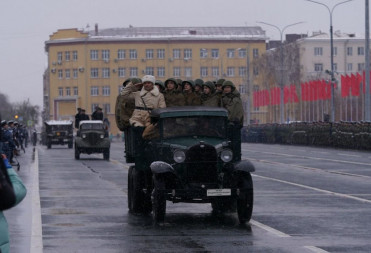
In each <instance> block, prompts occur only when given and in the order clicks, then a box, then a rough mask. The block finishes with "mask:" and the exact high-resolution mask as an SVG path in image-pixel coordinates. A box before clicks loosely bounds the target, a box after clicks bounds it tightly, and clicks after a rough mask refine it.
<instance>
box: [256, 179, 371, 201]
mask: <svg viewBox="0 0 371 253" xmlns="http://www.w3.org/2000/svg"><path fill="white" fill-rule="evenodd" d="M251 175H252V176H253V177H259V178H263V179H268V180H271V181H276V182H280V183H285V184H289V185H293V186H298V187H301V188H305V189H309V190H313V191H318V192H322V193H326V194H330V195H334V196H337V197H341V198H347V199H352V200H357V201H360V202H362V203H371V200H368V199H362V198H358V197H355V196H351V195H348V194H343V193H338V192H332V191H327V190H323V189H319V188H315V187H311V186H307V185H302V184H297V183H292V182H288V181H285V180H280V179H276V178H271V177H265V176H259V175H256V174H251Z"/></svg>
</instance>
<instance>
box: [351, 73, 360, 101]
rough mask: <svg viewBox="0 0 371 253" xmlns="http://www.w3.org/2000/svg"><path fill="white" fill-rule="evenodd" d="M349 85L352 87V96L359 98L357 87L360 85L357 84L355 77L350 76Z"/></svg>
mask: <svg viewBox="0 0 371 253" xmlns="http://www.w3.org/2000/svg"><path fill="white" fill-rule="evenodd" d="M350 83H351V87H352V96H355V97H358V96H359V89H360V87H359V85H360V83H359V82H358V79H357V76H355V75H353V74H352V75H351V76H350Z"/></svg>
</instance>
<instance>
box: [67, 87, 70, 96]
mask: <svg viewBox="0 0 371 253" xmlns="http://www.w3.org/2000/svg"><path fill="white" fill-rule="evenodd" d="M66 96H71V88H70V87H66Z"/></svg>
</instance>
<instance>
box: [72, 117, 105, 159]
mask: <svg viewBox="0 0 371 253" xmlns="http://www.w3.org/2000/svg"><path fill="white" fill-rule="evenodd" d="M110 146H111V142H110V139H109V136H108V132H107V131H106V130H105V128H104V125H103V121H101V120H83V121H80V123H79V129H78V130H77V133H76V138H75V159H76V160H78V159H80V154H81V153H85V154H89V155H90V154H93V153H103V159H104V160H109V157H110Z"/></svg>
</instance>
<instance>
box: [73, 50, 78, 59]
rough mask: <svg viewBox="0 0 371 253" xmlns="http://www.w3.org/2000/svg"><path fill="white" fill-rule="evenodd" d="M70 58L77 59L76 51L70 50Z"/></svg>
mask: <svg viewBox="0 0 371 253" xmlns="http://www.w3.org/2000/svg"><path fill="white" fill-rule="evenodd" d="M72 60H73V61H77V51H72Z"/></svg>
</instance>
